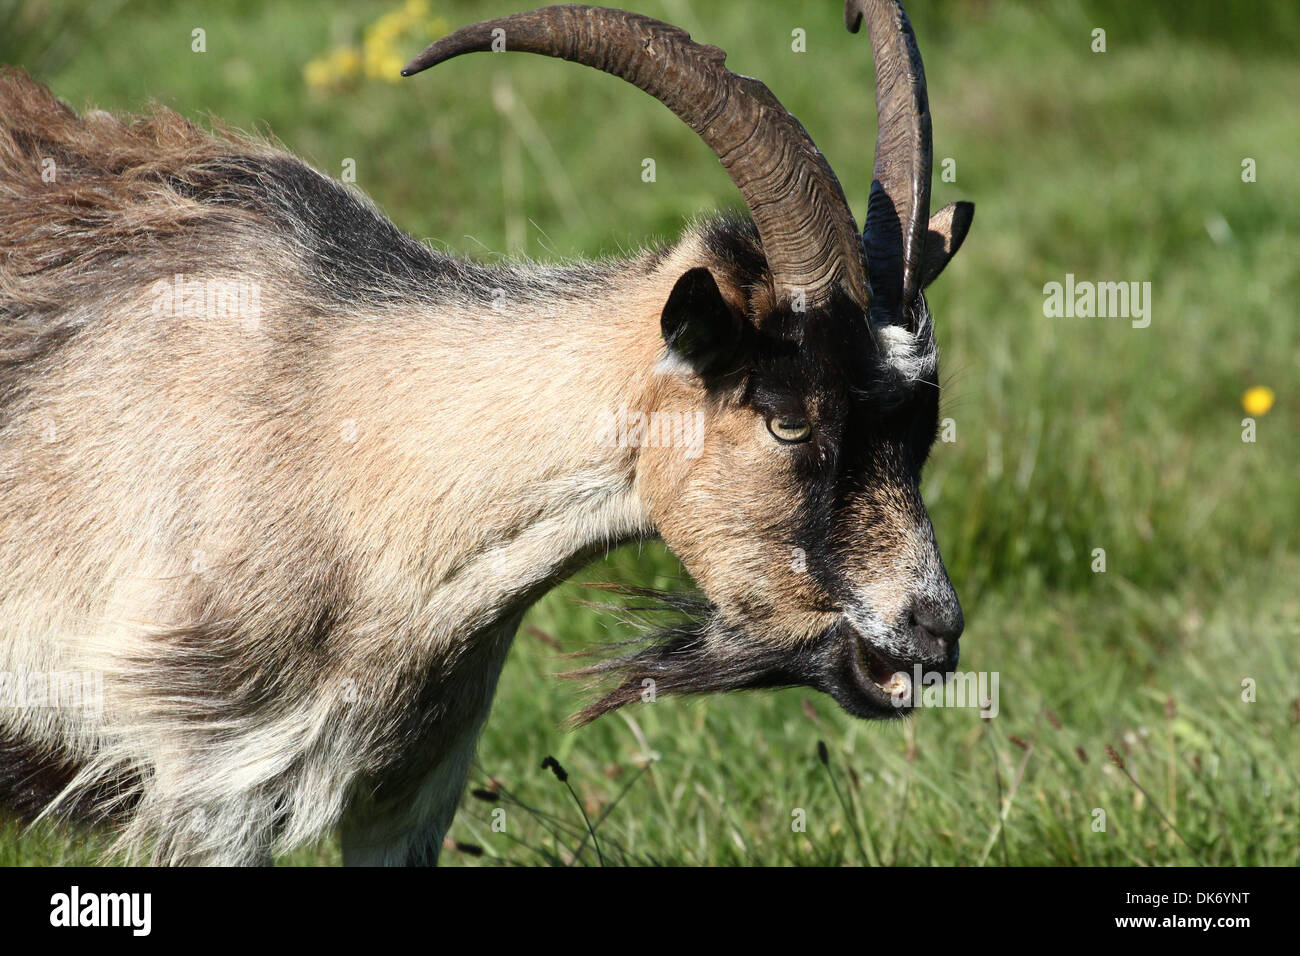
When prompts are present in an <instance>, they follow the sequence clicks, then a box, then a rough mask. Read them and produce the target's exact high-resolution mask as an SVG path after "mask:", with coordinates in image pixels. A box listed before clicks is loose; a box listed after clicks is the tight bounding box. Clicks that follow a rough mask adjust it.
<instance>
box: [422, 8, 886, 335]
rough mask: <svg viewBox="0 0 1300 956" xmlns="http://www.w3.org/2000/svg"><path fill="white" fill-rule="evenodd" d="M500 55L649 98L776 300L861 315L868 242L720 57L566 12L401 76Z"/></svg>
mask: <svg viewBox="0 0 1300 956" xmlns="http://www.w3.org/2000/svg"><path fill="white" fill-rule="evenodd" d="M494 44H495V45H494ZM493 49H495V50H501V49H506V50H519V51H523V52H526V53H540V54H543V55H545V56H553V57H559V58H560V59H563V60H570V61H572V62H574V63H581V64H584V65H586V66H590V67H594V68H595V69H598V70H602V71H604V72H606V73H611V74H613V75H614V76H619V77H622V78H623V79H625V80H627V81H628V82H629V83H632V84H634V85H635V86H638V87H640V88H641V89H642V90H645V92H647V93H649V94H650V95H651V96H653V97H654V98H655V99H657V100H659V101H660V102H661V103H663V104H664V105H665V106H667V107H668V108H669V109H670V110H672V111H673V112H674V113H676V114H677V115H678V116H679V117H680V118H681V119H682V120H683V121H684V122H685V123H686V124H687V125H688V126H690V128H691V129H693V130H695V132H696V133H698V134H699V135H700V138H701V139H703V140H704V142H705V143H706V144H708V146H709V148H711V149H712V150H713V152H714V153H716V154H717V156H718V159H720V160H721V161H722V165H723V167H724V168H725V169H726V170H727V173H728V175H730V176H731V180H732V182H734V183H735V184H736V186H737V188H739V190H740V194H741V196H742V197H743V198H744V200H745V203H746V205H747V206H748V207H749V211H750V214H751V215H752V216H753V217H754V224H755V225H756V226H757V227H758V235H759V238H760V239H761V240H762V243H763V252H764V255H765V256H766V257H767V263H768V267H769V268H770V270H771V273H772V281H773V283H774V285H775V287H776V291H777V294H778V296H779V297H780V298H782V299H786V300H788V299H790V298H791V297H792V295H793V293H794V292H795V290H800V289H802V290H803V292H804V296H805V301H806V302H807V303H809V304H813V305H815V304H818V303H822V302H825V301H827V300H828V299H829V298H830V297H831V296H832V295H834V294H835V292H836V291H837V290H843V291H845V292H847V293H848V294H849V296H850V297H852V298H853V299H854V301H856V302H857V303H858V305H859V306H861V307H862V308H863V309H866V307H867V305H868V303H869V293H868V290H867V284H866V274H865V269H864V266H863V262H862V239H861V237H860V236H859V235H858V227H857V224H856V223H855V222H854V220H853V213H852V212H851V211H850V210H849V206H848V203H847V202H846V201H845V199H844V192H843V190H842V189H841V188H840V184H839V181H838V180H837V179H836V178H835V174H834V173H833V172H832V171H831V168H830V165H829V164H828V163H827V162H826V159H825V157H823V156H822V154H821V152H820V151H818V149H817V147H816V145H814V143H813V141H812V138H811V137H810V136H809V135H808V133H807V131H806V130H805V129H804V128H803V126H802V125H800V123H799V121H798V120H796V119H795V118H794V117H793V116H791V115H790V113H789V112H787V111H786V109H785V107H783V106H782V105H781V103H780V102H779V101H778V100H777V98H776V97H775V96H773V95H772V92H771V91H770V90H769V89H768V88H767V87H766V86H764V85H763V84H762V83H760V82H759V81H758V80H754V79H751V78H749V77H746V76H738V75H737V74H735V73H732V72H731V71H730V70H728V69H727V68H726V67H725V66H724V65H723V61H724V60H725V59H726V56H727V55H726V53H724V52H723V51H722V50H720V49H718V48H717V47H714V46H704V45H701V44H699V43H695V42H694V41H692V40H691V38H690V34H688V33H687V32H686V31H685V30H680V29H678V28H677V27H674V26H671V25H669V24H667V23H663V22H661V21H659V20H654V19H651V18H650V17H646V16H641V15H640V14H635V13H628V12H626V11H624V10H609V9H605V8H602V7H591V6H585V5H580V4H565V5H562V6H554V7H545V8H543V9H540V10H533V11H530V12H527V13H516V14H513V15H511V16H506V17H499V18H497V19H495V20H485V21H483V22H482V23H476V24H474V25H472V26H468V27H463V28H461V29H459V30H456V31H455V32H454V33H450V34H448V35H447V36H445V37H443V38H442V39H440V40H438V41H437V42H436V43H433V44H432V45H431V46H429V47H428V48H427V49H426V50H424V52H422V53H421V54H420V55H419V56H417V57H416V58H415V59H414V60H412V61H411V62H410V63H409V64H407V66H406V68H405V69H404V70H402V75H403V76H410V75H412V74H414V73H418V72H420V71H421V70H425V69H428V68H429V67H431V66H434V65H436V64H438V63H442V62H443V61H445V60H449V59H451V58H452V57H455V56H460V55H461V54H462V53H472V52H476V51H486V50H493Z"/></svg>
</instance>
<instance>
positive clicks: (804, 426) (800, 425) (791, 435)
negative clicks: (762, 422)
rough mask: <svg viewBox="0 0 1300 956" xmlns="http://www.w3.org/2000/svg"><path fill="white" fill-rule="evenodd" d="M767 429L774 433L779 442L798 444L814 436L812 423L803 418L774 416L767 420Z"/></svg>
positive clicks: (773, 435)
mask: <svg viewBox="0 0 1300 956" xmlns="http://www.w3.org/2000/svg"><path fill="white" fill-rule="evenodd" d="M767 430H768V431H770V432H771V433H772V437H773V438H775V439H776V440H777V441H779V442H785V443H786V444H787V445H793V444H797V443H798V442H803V441H807V440H808V439H809V438H812V423H811V422H807V421H804V420H803V419H802V418H778V417H776V416H773V417H772V418H769V419H768V420H767Z"/></svg>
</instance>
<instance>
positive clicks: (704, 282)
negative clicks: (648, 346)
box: [659, 267, 743, 375]
mask: <svg viewBox="0 0 1300 956" xmlns="http://www.w3.org/2000/svg"><path fill="white" fill-rule="evenodd" d="M659 325H660V328H661V329H662V330H663V335H664V341H665V342H666V343H667V344H668V351H669V352H670V353H672V354H673V355H675V356H677V357H678V358H680V359H681V360H682V361H684V362H686V363H687V364H688V365H690V366H691V368H693V369H694V370H695V371H696V372H698V373H699V374H701V375H705V374H708V373H710V372H719V371H725V370H726V369H725V366H727V365H728V364H731V363H733V362H734V361H735V359H736V358H737V356H738V354H739V352H740V345H741V335H742V332H743V320H742V319H741V317H740V315H738V314H737V312H736V310H735V309H733V308H732V307H731V305H730V304H729V303H728V302H727V300H726V299H724V298H723V297H722V293H721V291H719V289H718V283H717V282H716V281H715V280H714V278H713V273H711V272H710V271H709V270H708V269H705V268H703V267H700V268H695V269H690V270H688V271H687V272H684V273H683V274H682V277H681V278H680V279H678V280H677V284H676V285H674V286H673V291H672V293H671V294H670V295H669V296H668V301H667V302H666V303H664V311H663V315H662V317H661V318H660V320H659Z"/></svg>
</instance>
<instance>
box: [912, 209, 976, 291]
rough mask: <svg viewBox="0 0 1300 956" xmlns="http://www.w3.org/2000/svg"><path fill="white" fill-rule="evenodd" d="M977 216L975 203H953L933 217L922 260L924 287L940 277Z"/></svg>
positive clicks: (922, 281) (922, 282) (922, 284)
mask: <svg viewBox="0 0 1300 956" xmlns="http://www.w3.org/2000/svg"><path fill="white" fill-rule="evenodd" d="M974 218H975V204H974V203H973V202H953V203H949V204H948V205H946V206H944V207H943V208H942V209H940V210H939V211H938V212H936V213H935V214H934V215H933V216H931V217H930V225H929V231H928V234H927V235H926V237H925V261H924V262H922V263H921V288H922V289H924V288H925V287H926V286H928V285H929V284H930V283H931V282H933V281H934V280H935V279H937V278H939V273H940V272H942V271H943V267H944V266H946V265H947V264H948V260H950V259H951V258H952V257H953V256H955V255H956V254H957V250H958V249H960V248H961V244H962V240H964V239H965V238H966V233H967V232H968V231H969V230H970V224H971V220H972V219H974Z"/></svg>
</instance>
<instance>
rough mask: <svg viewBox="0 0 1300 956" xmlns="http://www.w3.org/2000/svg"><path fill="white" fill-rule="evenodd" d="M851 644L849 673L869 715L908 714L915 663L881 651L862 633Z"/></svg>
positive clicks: (852, 639) (897, 715)
mask: <svg viewBox="0 0 1300 956" xmlns="http://www.w3.org/2000/svg"><path fill="white" fill-rule="evenodd" d="M851 642H852V647H851V650H850V667H849V670H850V671H851V673H852V676H853V680H854V683H855V684H856V690H857V691H858V694H859V696H860V697H861V698H862V703H864V704H866V705H868V709H869V710H870V711H871V712H872V714H871V715H872V716H883V717H900V716H902V715H903V714H906V713H907V712H908V711H909V710H911V701H912V677H911V672H912V670H913V667H914V666H915V663H916V662H913V661H906V660H902V659H900V658H898V657H895V656H894V655H891V654H888V653H886V652H884V651H882V650H881V649H880V648H878V647H876V646H873V645H872V644H871V643H870V642H869V641H868V640H867V639H866V638H865V637H864V636H863V635H862V634H861V633H854V634H853V635H852V637H851Z"/></svg>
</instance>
